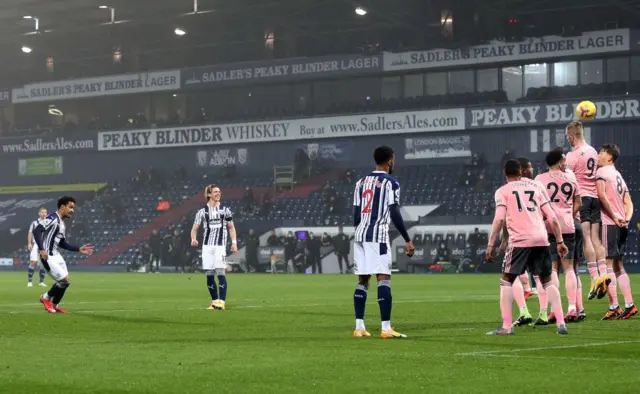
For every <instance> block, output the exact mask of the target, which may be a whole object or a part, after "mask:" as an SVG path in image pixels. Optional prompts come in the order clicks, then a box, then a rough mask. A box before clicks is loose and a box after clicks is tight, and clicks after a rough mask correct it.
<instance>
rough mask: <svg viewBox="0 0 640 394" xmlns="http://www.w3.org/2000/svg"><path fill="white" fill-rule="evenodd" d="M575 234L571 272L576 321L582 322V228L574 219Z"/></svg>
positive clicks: (584, 315) (584, 316) (585, 315)
mask: <svg viewBox="0 0 640 394" xmlns="http://www.w3.org/2000/svg"><path fill="white" fill-rule="evenodd" d="M574 227H575V229H576V232H575V244H574V248H573V271H574V272H575V274H576V309H577V310H578V320H580V321H582V320H584V319H586V317H587V314H586V313H585V312H584V304H583V299H584V296H583V293H582V280H581V279H580V271H579V268H580V260H581V259H582V256H583V251H584V244H583V240H582V238H583V236H582V227H581V226H580V221H579V220H578V219H574Z"/></svg>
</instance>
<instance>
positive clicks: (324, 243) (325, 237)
mask: <svg viewBox="0 0 640 394" xmlns="http://www.w3.org/2000/svg"><path fill="white" fill-rule="evenodd" d="M331 244H332V240H331V237H330V236H329V233H326V232H325V233H322V238H321V239H320V245H322V246H323V247H329V246H331Z"/></svg>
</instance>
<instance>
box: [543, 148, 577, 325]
mask: <svg viewBox="0 0 640 394" xmlns="http://www.w3.org/2000/svg"><path fill="white" fill-rule="evenodd" d="M546 162H547V166H549V171H547V172H545V173H542V174H540V175H538V176H537V177H536V180H537V181H539V182H540V183H542V185H543V186H544V188H545V189H546V190H547V193H548V194H549V202H550V203H551V208H552V209H553V212H554V213H555V215H556V218H558V222H559V223H560V230H562V238H563V239H564V242H565V245H566V246H567V249H568V253H567V256H566V257H565V258H563V259H560V255H559V254H558V245H557V243H556V238H555V236H554V235H553V234H549V244H550V247H549V248H550V249H551V262H552V265H553V270H552V273H551V276H552V280H553V282H554V284H555V285H556V287H558V288H560V281H559V279H558V266H559V265H560V264H562V270H563V271H564V274H565V290H566V293H567V300H568V302H569V308H568V312H567V315H566V316H565V320H566V321H568V322H577V321H578V311H577V310H576V290H577V287H578V279H577V277H576V272H575V271H574V269H573V258H574V252H575V223H574V220H573V218H574V217H575V215H576V213H578V212H579V211H580V190H579V188H578V183H577V181H576V180H575V178H574V177H573V176H571V175H569V174H568V173H566V172H564V171H563V168H564V165H565V156H564V153H563V152H562V149H555V150H552V151H551V152H549V153H548V154H547V157H546ZM544 308H545V309H546V308H547V306H546V305H545V306H544ZM539 320H540V319H539ZM549 320H550V321H552V322H555V320H556V317H555V314H554V313H551V316H549ZM545 324H547V322H544V321H536V325H545Z"/></svg>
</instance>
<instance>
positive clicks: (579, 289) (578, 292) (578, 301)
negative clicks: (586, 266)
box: [576, 272, 584, 311]
mask: <svg viewBox="0 0 640 394" xmlns="http://www.w3.org/2000/svg"><path fill="white" fill-rule="evenodd" d="M576 282H577V284H578V286H577V288H576V308H578V310H579V311H581V310H583V309H584V304H583V303H582V280H580V275H579V274H578V273H577V272H576Z"/></svg>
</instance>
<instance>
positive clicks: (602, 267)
mask: <svg viewBox="0 0 640 394" xmlns="http://www.w3.org/2000/svg"><path fill="white" fill-rule="evenodd" d="M598 274H599V275H600V276H605V275H606V274H607V260H600V261H598Z"/></svg>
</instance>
